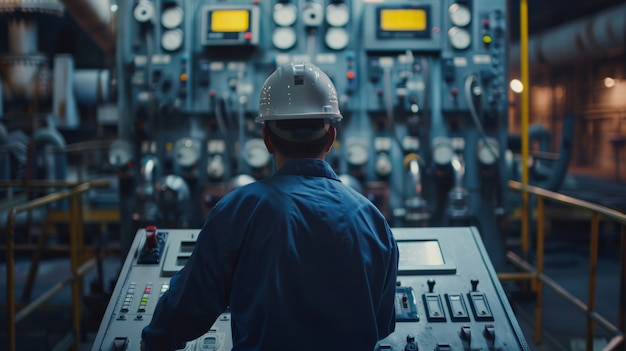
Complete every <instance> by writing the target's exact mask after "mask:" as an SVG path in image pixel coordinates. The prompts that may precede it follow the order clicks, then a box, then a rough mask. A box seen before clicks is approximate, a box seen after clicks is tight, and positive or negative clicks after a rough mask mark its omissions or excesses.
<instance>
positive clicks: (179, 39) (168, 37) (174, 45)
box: [161, 29, 183, 51]
mask: <svg viewBox="0 0 626 351" xmlns="http://www.w3.org/2000/svg"><path fill="white" fill-rule="evenodd" d="M181 45H183V31H182V30H180V29H172V30H167V31H165V32H163V36H162V37H161V46H162V47H163V49H165V50H168V51H174V50H178V49H179V48H180V47H181Z"/></svg>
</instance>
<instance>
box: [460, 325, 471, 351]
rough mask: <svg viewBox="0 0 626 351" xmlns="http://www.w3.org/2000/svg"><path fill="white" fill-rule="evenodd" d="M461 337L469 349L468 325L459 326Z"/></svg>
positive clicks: (469, 334)
mask: <svg viewBox="0 0 626 351" xmlns="http://www.w3.org/2000/svg"><path fill="white" fill-rule="evenodd" d="M461 339H463V340H465V341H467V349H468V350H471V347H470V345H471V344H472V329H471V328H470V326H469V325H464V326H462V327H461Z"/></svg>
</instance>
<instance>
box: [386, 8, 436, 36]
mask: <svg viewBox="0 0 626 351" xmlns="http://www.w3.org/2000/svg"><path fill="white" fill-rule="evenodd" d="M427 25H428V23H426V11H425V10H422V9H381V10H380V29H381V30H383V31H388V32H395V31H424V30H426V26H427Z"/></svg>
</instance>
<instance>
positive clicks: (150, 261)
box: [92, 226, 528, 351]
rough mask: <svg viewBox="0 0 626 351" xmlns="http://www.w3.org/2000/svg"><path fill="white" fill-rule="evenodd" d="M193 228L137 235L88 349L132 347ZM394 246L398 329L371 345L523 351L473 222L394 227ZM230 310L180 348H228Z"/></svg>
mask: <svg viewBox="0 0 626 351" xmlns="http://www.w3.org/2000/svg"><path fill="white" fill-rule="evenodd" d="M198 232H199V231H198V230H194V229H157V228H155V227H150V226H149V227H147V228H146V229H141V230H139V231H138V232H137V234H136V236H135V239H134V241H133V244H132V247H131V250H130V251H129V255H128V257H127V258H126V261H125V262H124V265H123V267H122V271H121V274H120V277H119V279H118V282H117V285H116V287H115V290H114V291H113V295H112V297H111V301H110V302H109V305H108V307H107V310H106V312H105V315H104V318H103V320H102V324H101V326H100V329H99V331H98V334H97V336H96V339H95V342H94V344H93V348H92V350H94V351H95V350H106V351H109V350H138V349H139V342H140V339H141V330H142V329H143V327H144V326H145V325H146V324H147V323H149V321H150V319H151V318H152V313H153V311H154V308H155V306H156V303H157V300H158V298H159V296H160V295H161V294H163V293H164V292H165V291H166V290H167V289H168V288H169V280H170V277H171V276H172V275H173V274H174V273H176V272H177V271H178V270H180V269H181V268H182V267H183V266H184V265H185V263H186V262H187V260H188V258H189V256H190V255H191V253H192V251H193V248H194V246H195V241H196V239H197V235H198ZM393 234H394V237H395V238H396V240H397V241H398V248H399V251H400V263H399V272H398V279H397V287H396V301H395V305H396V329H395V332H394V333H392V334H391V335H389V336H388V337H386V338H385V339H383V340H380V341H379V342H378V344H377V345H376V350H396V351H397V350H407V351H409V350H429V351H430V350H436V351H445V350H507V351H511V350H528V345H527V343H526V340H525V339H524V335H523V334H522V331H521V329H520V327H519V324H518V322H517V320H516V318H515V315H514V314H513V311H512V309H511V306H510V304H509V302H508V299H507V297H506V295H505V293H504V290H503V289H502V286H501V284H500V282H499V280H498V278H497V276H496V272H495V270H494V268H493V266H492V264H491V262H490V260H489V257H488V256H487V254H486V251H485V247H484V245H483V242H482V239H481V237H480V234H479V233H478V231H477V230H476V229H475V228H474V227H445V228H393ZM231 348H232V340H231V329H230V314H229V313H223V314H222V315H220V316H219V318H218V320H217V321H216V322H215V324H214V325H213V327H212V328H211V329H210V330H208V331H207V333H206V334H204V335H203V336H202V337H200V338H198V339H196V340H193V341H190V342H188V343H187V345H186V347H185V348H184V350H197V351H201V350H202V351H204V350H230V349H231Z"/></svg>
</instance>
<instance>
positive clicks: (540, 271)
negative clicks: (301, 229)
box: [533, 196, 545, 345]
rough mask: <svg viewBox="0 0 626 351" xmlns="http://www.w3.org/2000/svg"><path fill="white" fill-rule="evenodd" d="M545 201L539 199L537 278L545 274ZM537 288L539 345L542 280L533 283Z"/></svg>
mask: <svg viewBox="0 0 626 351" xmlns="http://www.w3.org/2000/svg"><path fill="white" fill-rule="evenodd" d="M543 205H544V201H543V197H541V196H539V197H538V198H537V276H539V275H541V274H543V254H544V246H543V244H544V238H545V231H544V228H545V226H544V221H545V215H544V207H543ZM533 282H534V287H535V296H536V299H535V343H536V344H537V345H539V344H540V343H541V338H542V334H541V329H542V323H541V322H542V314H543V284H542V283H541V280H539V279H536V280H534V281H533Z"/></svg>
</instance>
